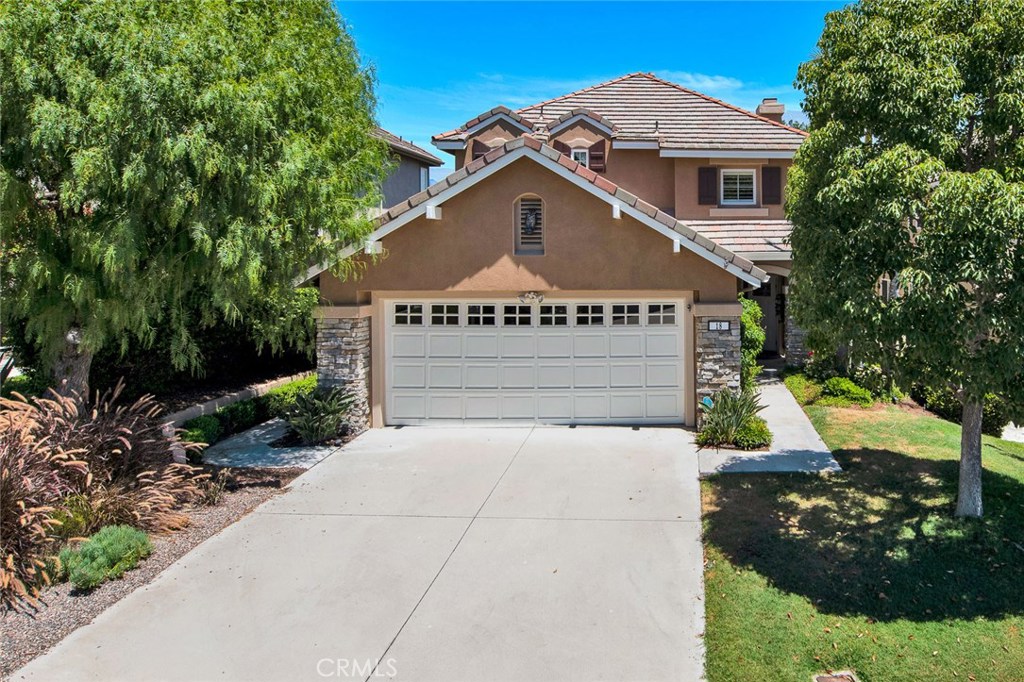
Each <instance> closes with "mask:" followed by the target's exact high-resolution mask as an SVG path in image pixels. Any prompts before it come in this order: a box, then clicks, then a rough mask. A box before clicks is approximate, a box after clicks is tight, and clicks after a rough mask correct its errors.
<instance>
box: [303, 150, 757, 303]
mask: <svg viewBox="0 0 1024 682" xmlns="http://www.w3.org/2000/svg"><path fill="white" fill-rule="evenodd" d="M522 158H527V159H530V160H531V161H534V162H536V163H538V164H540V165H541V166H544V167H545V168H547V169H548V170H550V171H552V172H554V173H555V174H557V175H560V176H561V177H563V178H565V179H566V180H569V181H570V182H572V183H573V184H575V185H576V186H577V187H580V188H582V189H584V190H585V191H587V192H589V193H590V194H592V195H594V196H596V197H598V198H600V199H602V200H603V201H605V202H607V203H608V204H609V205H611V206H613V207H617V210H618V211H620V212H621V213H625V214H626V215H628V216H630V217H631V218H633V219H635V220H637V221H639V222H640V223H642V224H644V225H646V226H647V227H649V228H651V229H653V230H655V231H656V232H659V233H661V234H662V235H664V236H665V237H667V238H668V239H670V240H672V242H673V243H674V244H675V245H677V246H676V247H675V248H680V249H681V248H685V249H688V250H690V251H693V252H694V253H696V254H697V255H698V256H701V257H702V258H704V259H706V260H708V261H710V262H712V263H714V264H715V265H717V266H718V267H720V268H722V269H724V270H726V271H727V272H729V273H730V274H732V275H734V276H735V277H738V278H739V279H742V280H743V281H745V282H747V283H748V284H750V285H752V286H757V285H759V284H760V283H761V282H763V281H764V279H765V278H766V277H767V273H765V272H764V271H763V270H761V269H760V268H758V267H756V266H755V265H754V264H753V263H752V262H751V261H749V260H747V259H746V258H742V257H740V256H737V255H736V254H735V253H733V252H732V251H730V250H729V249H727V248H725V247H723V246H721V245H719V244H716V243H715V242H713V241H711V240H710V239H708V238H707V237H705V236H704V235H702V234H700V233H699V232H697V231H696V230H694V229H693V228H691V227H688V226H687V225H685V224H684V223H683V222H681V221H679V220H676V219H675V218H673V217H672V216H670V215H669V214H667V213H665V212H664V211H661V210H659V209H658V208H656V207H654V206H652V205H651V204H649V203H647V202H646V201H644V200H642V199H640V198H639V197H637V196H636V195H635V194H632V193H630V192H627V191H626V190H624V189H622V188H621V187H619V186H618V185H616V184H615V183H613V182H609V181H608V180H607V179H606V178H605V177H604V176H602V175H598V174H597V173H595V172H594V171H592V170H590V169H589V168H587V167H586V166H582V165H580V164H579V163H577V162H575V161H573V160H572V159H570V158H568V157H567V156H564V155H563V154H561V153H559V152H557V151H555V149H554V148H552V147H549V146H548V145H546V144H543V143H542V142H540V141H539V140H536V139H534V138H532V137H530V136H528V135H523V136H522V137H518V138H516V139H514V140H509V141H508V142H506V143H505V144H503V145H501V146H499V147H495V148H494V149H492V150H491V151H489V152H488V153H487V154H485V155H483V156H482V157H480V158H479V159H476V160H475V161H473V162H472V163H469V164H466V165H465V166H463V167H462V168H460V169H459V170H457V171H455V172H454V173H452V174H451V175H449V176H448V177H446V178H445V179H444V180H441V181H439V182H437V183H435V184H433V185H431V186H430V187H428V188H427V189H425V190H424V191H422V192H420V193H418V194H414V195H413V196H411V197H409V198H408V199H406V200H405V201H403V202H401V203H399V204H397V205H395V206H392V207H391V208H389V209H388V210H387V211H386V212H384V213H383V214H382V215H381V216H380V217H379V218H377V228H376V229H375V230H374V231H373V232H372V233H371V234H370V235H369V236H368V237H367V240H366V241H367V243H368V244H369V243H370V242H374V241H377V240H379V239H383V238H384V237H386V236H387V235H388V234H390V233H391V232H394V231H395V230H397V229H399V228H401V227H403V226H404V225H406V224H408V223H410V222H412V221H413V220H415V219H416V218H419V217H421V216H423V215H425V214H426V213H427V209H428V207H430V208H435V209H436V208H438V207H440V206H441V204H443V203H444V202H445V201H447V200H448V199H450V198H451V197H453V196H455V195H457V194H459V193H461V192H462V191H464V190H466V189H468V188H469V187H471V186H473V185H475V184H476V183H477V182H479V181H480V180H483V179H484V178H486V177H490V176H491V175H493V174H494V173H496V172H498V171H499V170H501V169H502V168H505V167H507V166H508V165H510V164H511V163H513V162H515V161H517V160H519V159H522ZM613 210H614V209H613ZM361 246H362V245H360V246H352V247H349V248H347V249H345V250H344V251H343V252H342V253H341V254H340V256H339V258H347V257H348V256H351V255H352V254H354V253H356V251H358V250H360V248H361ZM326 269H327V266H319V267H316V268H313V269H311V270H310V271H309V272H308V273H307V278H309V277H313V276H314V275H316V274H318V273H320V272H323V271H324V270H326Z"/></svg>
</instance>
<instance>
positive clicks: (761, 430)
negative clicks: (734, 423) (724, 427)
mask: <svg viewBox="0 0 1024 682" xmlns="http://www.w3.org/2000/svg"><path fill="white" fill-rule="evenodd" d="M732 444H733V445H735V446H736V447H738V448H740V449H741V450H756V449H758V448H766V447H768V446H769V445H771V444H772V432H771V431H770V430H768V422H766V421H765V420H764V419H762V418H761V417H751V418H750V419H748V420H747V421H746V423H745V424H744V425H743V426H741V427H740V428H739V430H738V431H737V432H736V436H735V438H733V441H732Z"/></svg>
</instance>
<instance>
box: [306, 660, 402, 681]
mask: <svg viewBox="0 0 1024 682" xmlns="http://www.w3.org/2000/svg"><path fill="white" fill-rule="evenodd" d="M316 672H317V674H318V675H319V676H320V677H340V678H345V677H357V678H359V679H361V680H365V679H366V678H367V677H369V676H370V675H371V673H372V676H373V677H394V676H395V675H397V674H398V668H397V667H396V666H395V659H393V658H385V659H383V660H382V659H379V658H364V659H358V658H321V659H320V660H319V661H317V662H316Z"/></svg>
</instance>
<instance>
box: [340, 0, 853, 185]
mask: <svg viewBox="0 0 1024 682" xmlns="http://www.w3.org/2000/svg"><path fill="white" fill-rule="evenodd" d="M843 4H845V3H842V2H673V3H670V2H656V3H640V2H566V3H546V2H516V3H499V2H456V3H434V2H399V3H391V2H346V1H344V0H337V1H336V6H337V8H338V11H339V12H340V13H341V15H342V17H343V18H344V20H345V22H346V23H347V24H348V26H349V30H350V31H351V33H352V35H353V36H354V38H355V41H356V45H357V46H358V48H359V51H360V53H361V56H362V59H363V60H364V62H365V63H366V64H369V65H372V66H373V67H374V69H375V70H376V73H377V79H378V89H377V95H378V100H379V103H378V104H379V108H378V116H379V120H380V123H381V125H382V126H383V127H384V128H386V129H388V130H390V131H391V132H393V133H395V134H396V135H401V136H402V137H404V138H406V139H411V140H412V141H413V142H415V143H416V144H418V145H420V146H422V147H424V148H426V149H429V150H430V151H433V152H434V153H436V154H437V155H438V156H439V157H441V158H443V159H444V160H445V162H446V164H445V165H446V166H451V158H452V157H451V156H450V155H449V154H447V153H441V152H438V151H437V150H436V149H435V148H434V147H433V146H432V145H431V144H430V137H431V135H434V134H437V133H440V132H444V131H446V130H450V129H452V128H455V127H457V126H459V125H461V124H462V123H464V122H466V121H468V120H469V119H471V118H473V117H474V116H476V115H477V114H479V113H481V112H483V111H487V110H488V109H490V108H492V107H494V106H496V105H498V104H504V105H506V106H508V107H511V108H513V109H516V108H519V107H522V106H526V105H529V104H533V103H534V102H539V101H542V100H545V99H550V98H552V97H557V96H558V95H563V94H565V93H568V92H571V91H573V90H577V89H579V88H582V87H586V86H588V85H593V84H594V83H599V82H601V81H605V80H610V79H612V78H615V77H617V76H621V75H623V74H626V73H630V72H633V71H652V72H654V73H655V74H657V75H658V76H660V77H662V78H666V79H668V80H672V81H675V82H677V83H680V84H682V85H685V86H687V87H690V88H693V89H696V90H699V91H701V92H704V93H707V94H709V95H712V96H713V97H718V98H720V99H723V100H725V101H727V102H731V103H733V104H736V105H738V106H741V107H744V108H747V109H753V108H755V107H756V106H757V104H758V102H760V101H761V99H762V98H764V97H778V98H779V99H780V100H781V101H782V102H784V103H785V104H786V111H787V117H789V116H793V115H795V116H796V117H800V115H799V108H800V101H801V95H800V93H799V92H798V91H796V90H795V89H794V88H793V80H794V78H795V76H796V70H797V67H798V66H799V65H800V63H801V62H803V61H806V60H807V59H808V58H810V57H811V56H812V55H813V53H814V49H815V44H816V43H817V40H818V36H819V35H820V33H821V29H822V27H823V25H824V16H825V13H826V12H828V11H829V10H832V9H836V8H838V7H841V6H842V5H843Z"/></svg>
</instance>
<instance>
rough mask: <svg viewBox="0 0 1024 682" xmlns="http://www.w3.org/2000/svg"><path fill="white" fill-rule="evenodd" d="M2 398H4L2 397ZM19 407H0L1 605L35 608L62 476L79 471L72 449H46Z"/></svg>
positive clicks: (62, 491)
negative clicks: (1, 410) (8, 408)
mask: <svg viewBox="0 0 1024 682" xmlns="http://www.w3.org/2000/svg"><path fill="white" fill-rule="evenodd" d="M4 402H5V403H6V402H7V401H4ZM32 427H33V423H32V422H31V420H30V419H28V418H27V417H26V415H24V414H23V413H22V412H20V411H17V410H15V411H11V410H6V409H4V411H3V412H0V607H2V608H3V610H23V609H32V608H35V606H36V604H37V599H36V598H37V597H38V596H39V589H40V587H42V586H43V585H45V584H47V583H49V581H50V579H51V577H52V575H51V574H50V572H48V571H47V570H46V557H47V556H48V555H49V554H50V553H51V549H52V546H53V539H52V532H51V531H52V528H53V527H54V526H56V525H57V524H58V523H59V521H58V520H56V519H55V518H54V517H53V512H54V508H55V505H56V504H57V503H58V502H59V500H60V499H61V497H63V496H64V495H67V494H68V493H70V492H71V486H70V485H69V483H68V481H67V479H68V477H69V476H70V475H72V474H74V475H76V476H80V475H82V474H84V472H85V470H86V465H85V463H84V462H82V461H80V460H78V459H75V456H76V455H77V454H78V453H76V452H74V451H64V450H60V449H53V448H51V447H50V446H49V445H48V444H47V443H46V441H45V438H38V437H37V436H36V435H35V434H34V433H33V429H32Z"/></svg>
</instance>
